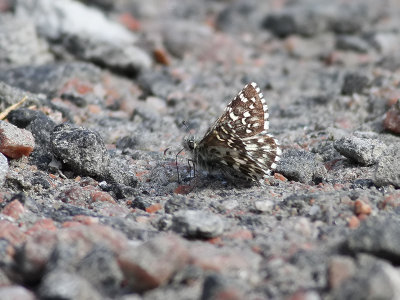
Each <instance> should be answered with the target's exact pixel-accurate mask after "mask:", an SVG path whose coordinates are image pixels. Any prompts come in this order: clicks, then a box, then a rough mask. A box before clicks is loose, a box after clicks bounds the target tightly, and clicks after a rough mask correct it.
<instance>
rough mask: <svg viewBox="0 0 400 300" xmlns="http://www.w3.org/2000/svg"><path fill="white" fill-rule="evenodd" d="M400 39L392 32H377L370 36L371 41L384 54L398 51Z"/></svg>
mask: <svg viewBox="0 0 400 300" xmlns="http://www.w3.org/2000/svg"><path fill="white" fill-rule="evenodd" d="M399 42H400V39H399V36H398V35H397V34H394V33H391V32H377V33H375V34H373V35H372V36H371V37H370V43H371V44H372V45H373V46H374V47H375V48H376V49H377V50H378V51H379V52H380V53H382V54H383V55H387V54H392V53H393V52H396V50H397V46H398V45H399Z"/></svg>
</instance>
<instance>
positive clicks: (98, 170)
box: [51, 123, 110, 178]
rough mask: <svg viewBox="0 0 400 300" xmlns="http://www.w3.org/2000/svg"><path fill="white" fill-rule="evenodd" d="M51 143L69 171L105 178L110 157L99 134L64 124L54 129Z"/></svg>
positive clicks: (56, 154) (55, 153)
mask: <svg viewBox="0 0 400 300" xmlns="http://www.w3.org/2000/svg"><path fill="white" fill-rule="evenodd" d="M51 143H52V149H53V152H54V155H55V156H56V157H57V158H58V159H59V160H60V161H61V162H62V163H63V167H64V168H66V169H67V170H72V171H73V172H74V174H76V175H86V176H93V177H98V178H101V177H104V176H105V173H106V170H107V167H108V164H109V159H110V157H109V154H108V152H107V149H106V147H105V145H104V142H103V139H102V138H101V136H100V134H99V133H97V132H95V131H92V130H89V129H85V128H82V127H80V128H77V127H73V126H72V125H71V124H68V123H64V124H61V125H58V126H56V127H55V128H54V130H53V132H52V134H51Z"/></svg>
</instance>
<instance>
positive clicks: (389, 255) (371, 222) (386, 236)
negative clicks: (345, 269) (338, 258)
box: [344, 217, 400, 264]
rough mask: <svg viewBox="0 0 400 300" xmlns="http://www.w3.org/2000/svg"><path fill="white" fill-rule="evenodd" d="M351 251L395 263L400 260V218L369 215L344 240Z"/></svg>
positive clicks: (346, 247)
mask: <svg viewBox="0 0 400 300" xmlns="http://www.w3.org/2000/svg"><path fill="white" fill-rule="evenodd" d="M344 246H345V249H347V250H348V251H350V252H351V253H369V254H372V255H375V256H377V257H381V258H384V259H386V260H389V261H391V262H393V263H395V264H398V263H399V262H400V220H399V219H398V218H393V217H382V218H377V217H376V218H373V217H370V218H368V219H367V220H366V221H364V222H363V223H361V226H360V227H359V228H358V229H357V230H355V231H354V232H353V233H352V234H351V235H350V236H349V237H348V238H347V239H346V241H345V243H344Z"/></svg>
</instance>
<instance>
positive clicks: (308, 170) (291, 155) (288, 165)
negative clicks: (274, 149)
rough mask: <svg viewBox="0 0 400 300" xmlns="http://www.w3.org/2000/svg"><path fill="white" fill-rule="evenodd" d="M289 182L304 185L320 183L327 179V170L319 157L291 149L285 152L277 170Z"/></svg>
mask: <svg viewBox="0 0 400 300" xmlns="http://www.w3.org/2000/svg"><path fill="white" fill-rule="evenodd" d="M276 171H277V172H278V173H281V174H282V175H284V176H285V177H286V178H288V179H289V180H295V181H300V182H302V183H306V184H311V183H320V182H322V181H323V180H324V178H325V177H326V169H325V167H324V165H323V164H322V162H321V161H319V160H318V158H317V156H316V155H315V154H313V153H311V152H307V151H305V150H295V149H290V150H287V151H285V152H283V155H282V157H281V161H280V162H279V164H278V167H277V168H276Z"/></svg>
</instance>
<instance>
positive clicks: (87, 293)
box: [39, 270, 104, 300]
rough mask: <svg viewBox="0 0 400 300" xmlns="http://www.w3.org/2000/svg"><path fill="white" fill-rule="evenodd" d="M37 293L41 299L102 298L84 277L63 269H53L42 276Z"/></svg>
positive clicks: (94, 299)
mask: <svg viewBox="0 0 400 300" xmlns="http://www.w3.org/2000/svg"><path fill="white" fill-rule="evenodd" d="M39 295H40V298H41V299H71V300H72V299H93V300H101V299H104V298H103V297H102V296H101V295H100V294H99V292H98V291H96V289H95V288H93V287H92V286H91V285H90V283H89V282H88V281H87V280H86V279H85V278H83V277H81V276H79V275H78V274H76V273H69V272H66V271H63V270H53V271H51V272H50V273H48V274H46V275H45V276H44V278H43V279H42V281H41V283H40V286H39Z"/></svg>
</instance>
